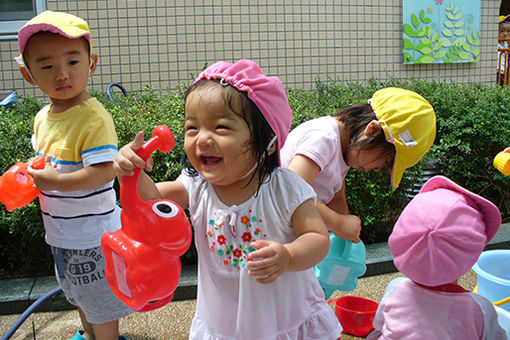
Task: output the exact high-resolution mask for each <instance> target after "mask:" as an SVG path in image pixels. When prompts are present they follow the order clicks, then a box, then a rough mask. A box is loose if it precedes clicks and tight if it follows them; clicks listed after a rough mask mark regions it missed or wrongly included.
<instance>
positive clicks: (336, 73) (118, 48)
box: [0, 0, 500, 96]
mask: <svg viewBox="0 0 510 340" xmlns="http://www.w3.org/2000/svg"><path fill="white" fill-rule="evenodd" d="M428 1H430V2H431V3H434V4H435V0H428ZM481 3H482V10H481V52H480V61H478V62H476V63H464V64H434V65H404V64H403V62H402V44H403V42H402V41H403V39H402V0H380V1H373V0H345V1H335V0H318V1H314V2H313V3H312V2H310V1H304V0H286V1H284V0H273V1H268V0H256V1H253V0H251V1H247V0H238V1H234V0H220V1H214V5H212V1H204V0H194V1H189V0H172V1H162V0H116V1H107V0H88V1H83V0H81V1H80V0H59V1H56V0H48V9H51V10H58V11H67V12H70V13H73V14H75V15H78V16H80V17H83V18H84V19H86V20H87V21H88V23H89V25H90V28H91V30H92V39H93V40H92V43H93V48H94V52H95V53H98V54H99V67H98V70H97V71H96V74H95V75H94V77H93V79H92V81H91V83H90V84H91V85H90V88H91V89H93V90H96V91H105V90H106V86H107V85H108V84H109V83H111V82H119V83H121V84H122V85H124V87H126V89H128V90H138V89H142V88H144V87H145V86H151V87H152V88H154V89H167V88H174V87H175V86H176V85H177V84H178V83H182V82H184V83H185V84H189V83H190V81H191V79H192V77H193V76H196V75H197V74H198V73H199V72H200V71H201V70H202V69H203V67H204V66H206V65H208V64H212V63H214V62H216V61H219V60H227V61H235V60H238V59H241V58H248V59H253V60H255V61H256V62H257V63H259V65H260V66H261V67H262V69H263V70H264V72H265V73H266V74H270V75H277V76H279V77H280V78H281V79H282V81H283V83H284V84H285V85H286V86H287V87H297V88H304V89H309V88H311V87H312V86H313V83H314V81H315V80H316V79H322V80H325V79H328V78H332V79H336V80H340V81H345V82H350V81H360V82H363V81H365V80H367V79H369V78H371V77H375V78H378V79H381V80H383V79H387V78H388V77H398V78H407V79H409V78H420V79H427V80H431V81H450V80H451V81H455V82H459V83H468V82H481V83H494V82H495V72H496V59H497V55H496V50H497V17H498V15H499V6H500V2H499V1H495V0H482V1H481ZM17 54H18V52H17V42H16V41H0V56H1V61H0V65H1V69H2V78H1V80H0V90H12V89H15V90H16V91H18V93H21V94H25V95H36V96H41V92H40V91H39V90H36V89H34V88H33V87H32V86H31V85H30V84H28V83H26V82H25V81H23V79H22V76H21V74H20V73H19V72H18V68H17V65H16V63H15V61H14V57H15V56H16V55H17Z"/></svg>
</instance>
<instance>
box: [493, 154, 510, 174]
mask: <svg viewBox="0 0 510 340" xmlns="http://www.w3.org/2000/svg"><path fill="white" fill-rule="evenodd" d="M493 164H494V167H495V168H496V169H498V170H499V171H501V173H503V175H505V176H509V175H510V148H506V149H505V150H504V151H501V152H500V153H498V154H497V155H496V157H494V162H493Z"/></svg>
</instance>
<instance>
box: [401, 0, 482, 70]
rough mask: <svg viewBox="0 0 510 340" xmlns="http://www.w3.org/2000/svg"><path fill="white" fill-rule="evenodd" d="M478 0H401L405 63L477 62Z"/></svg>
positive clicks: (478, 54)
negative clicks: (402, 6)
mask: <svg viewBox="0 0 510 340" xmlns="http://www.w3.org/2000/svg"><path fill="white" fill-rule="evenodd" d="M480 7H481V0H425V1H423V0H422V1H418V0H404V8H403V15H404V18H403V24H404V25H403V38H404V51H403V52H404V64H438V63H467V62H476V61H478V60H479V57H480Z"/></svg>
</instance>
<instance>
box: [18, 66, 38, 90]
mask: <svg viewBox="0 0 510 340" xmlns="http://www.w3.org/2000/svg"><path fill="white" fill-rule="evenodd" d="M19 71H20V72H21V74H22V75H23V77H24V78H25V80H26V81H28V82H29V83H30V84H32V85H34V86H37V84H36V83H35V81H34V79H32V75H31V74H30V72H29V71H28V70H27V67H26V66H20V67H19Z"/></svg>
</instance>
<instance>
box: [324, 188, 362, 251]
mask: <svg viewBox="0 0 510 340" xmlns="http://www.w3.org/2000/svg"><path fill="white" fill-rule="evenodd" d="M317 208H318V210H319V213H320V215H321V217H322V219H323V220H324V222H325V223H326V226H327V227H328V230H330V231H331V232H333V234H335V235H336V236H338V237H340V238H343V239H345V240H349V241H353V242H356V243H358V242H359V241H361V239H360V233H361V220H360V219H359V217H358V216H355V215H349V211H348V207H347V202H346V199H345V181H344V184H343V186H342V189H340V190H339V191H338V192H337V193H336V194H335V197H333V199H332V200H331V201H330V202H329V203H328V204H327V205H326V204H324V203H323V202H321V201H319V202H318V204H317Z"/></svg>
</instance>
